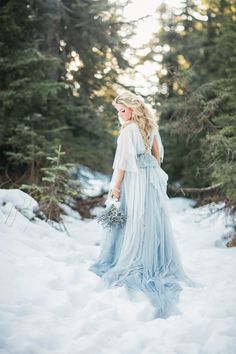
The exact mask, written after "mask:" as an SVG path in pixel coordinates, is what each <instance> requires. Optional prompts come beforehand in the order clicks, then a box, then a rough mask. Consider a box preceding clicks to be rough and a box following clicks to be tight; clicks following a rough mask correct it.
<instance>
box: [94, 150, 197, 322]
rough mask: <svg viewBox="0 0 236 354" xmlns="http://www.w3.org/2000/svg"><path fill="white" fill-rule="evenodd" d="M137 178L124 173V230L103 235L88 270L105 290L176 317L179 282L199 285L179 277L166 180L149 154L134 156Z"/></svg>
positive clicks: (182, 275) (114, 229)
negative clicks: (138, 295) (120, 289)
mask: <svg viewBox="0 0 236 354" xmlns="http://www.w3.org/2000/svg"><path fill="white" fill-rule="evenodd" d="M137 165H138V173H133V172H128V171H126V172H125V175H124V179H123V182H122V184H121V194H120V203H121V208H123V210H124V211H125V212H126V213H127V222H126V225H125V226H124V227H123V228H119V227H118V226H114V227H112V229H111V230H108V229H106V230H105V231H104V239H103V244H102V247H101V251H100V254H99V257H98V259H97V260H96V262H95V263H94V264H92V265H91V266H90V267H89V270H90V271H93V272H94V273H96V274H97V275H98V276H100V277H101V278H102V279H103V280H104V281H105V282H106V283H107V284H108V285H109V286H125V287H126V288H127V290H128V291H130V293H132V292H133V291H142V292H144V293H145V294H146V295H147V297H148V299H149V300H150V301H151V303H152V304H153V306H154V308H155V315H154V316H155V317H160V318H167V317H168V316H170V315H172V314H179V313H180V311H179V310H178V308H177V303H178V300H179V294H180V291H181V290H182V286H181V285H180V282H184V283H185V284H187V285H188V286H193V287H197V286H198V285H199V284H198V283H196V282H195V281H193V280H192V279H191V278H189V277H188V276H187V275H186V273H185V272H184V269H183V266H182V263H181V259H180V254H179V251H178V248H177V244H176V242H175V239H174V237H173V230H172V225H171V221H170V216H169V209H168V202H169V197H168V195H167V180H168V175H167V174H166V172H165V171H164V170H163V169H162V168H161V167H160V166H159V164H158V163H157V161H156V159H155V158H154V156H153V155H151V154H149V153H142V154H137Z"/></svg>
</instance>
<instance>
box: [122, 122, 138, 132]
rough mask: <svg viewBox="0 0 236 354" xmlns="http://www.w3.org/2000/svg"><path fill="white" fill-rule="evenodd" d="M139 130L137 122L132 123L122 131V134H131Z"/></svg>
mask: <svg viewBox="0 0 236 354" xmlns="http://www.w3.org/2000/svg"><path fill="white" fill-rule="evenodd" d="M137 129H139V128H138V124H137V123H136V122H130V123H128V124H126V125H125V126H124V127H123V128H122V129H121V133H123V132H127V133H128V132H130V131H133V130H137Z"/></svg>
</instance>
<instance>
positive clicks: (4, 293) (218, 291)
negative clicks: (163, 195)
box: [0, 189, 236, 354]
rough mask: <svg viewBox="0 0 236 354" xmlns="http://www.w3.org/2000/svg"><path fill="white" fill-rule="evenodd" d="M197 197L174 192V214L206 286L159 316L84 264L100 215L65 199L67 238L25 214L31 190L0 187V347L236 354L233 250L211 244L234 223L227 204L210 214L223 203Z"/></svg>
mask: <svg viewBox="0 0 236 354" xmlns="http://www.w3.org/2000/svg"><path fill="white" fill-rule="evenodd" d="M194 204H195V203H194V201H192V200H188V199H185V198H173V199H170V212H171V220H172V224H173V229H174V233H175V237H176V240H177V244H178V247H179V250H180V253H181V256H182V261H183V264H184V267H185V270H186V272H187V273H188V274H189V275H190V276H191V277H192V278H193V279H194V280H196V281H198V282H200V283H201V284H202V285H203V286H202V288H190V287H187V286H183V291H182V292H181V295H180V302H179V309H180V310H181V312H182V315H175V316H171V317H169V318H167V319H153V318H152V316H153V309H152V306H151V305H150V304H149V302H148V301H147V299H146V298H145V296H144V295H143V294H142V293H140V294H138V295H137V296H136V297H135V298H133V299H131V298H129V296H128V295H127V293H126V291H125V289H124V288H122V287H117V288H107V287H106V286H105V285H104V283H103V281H102V279H100V278H99V277H97V276H96V275H95V274H94V273H92V272H90V271H88V267H89V265H90V264H91V263H93V261H94V260H95V259H96V257H97V256H98V254H99V250H100V245H101V242H102V236H103V229H102V226H100V225H99V224H97V222H96V221H95V220H92V221H91V220H82V219H81V217H80V216H79V214H76V213H75V212H74V211H72V210H71V211H70V208H69V207H66V206H65V210H66V212H67V214H68V215H65V216H63V219H64V223H65V225H66V227H67V229H68V231H69V234H70V237H68V235H67V234H66V233H65V232H62V231H58V230H56V229H54V228H52V227H51V226H50V225H48V224H47V223H46V222H45V221H43V220H39V219H37V218H35V219H34V220H32V221H30V220H29V218H31V217H32V215H33V209H34V208H36V207H37V203H36V202H35V201H34V200H33V199H32V198H31V197H30V196H29V195H27V194H26V193H24V192H22V191H20V190H16V189H14V190H4V189H2V190H0V243H1V244H0V252H1V254H0V284H1V292H0V353H1V354H47V353H50V354H51V353H53V354H94V353H96V354H106V353H107V354H157V353H158V354H185V353H186V354H235V353H236V306H235V299H236V281H235V277H234V270H235V267H236V249H235V248H220V247H216V245H215V242H216V240H217V239H219V238H220V237H221V236H222V234H224V233H227V232H228V231H229V229H230V228H231V227H232V225H231V224H230V221H229V220H226V219H225V215H224V213H223V211H219V212H218V213H216V214H214V215H212V216H208V213H209V207H211V208H218V207H219V206H217V205H215V206H214V205H211V206H208V205H206V206H204V207H201V208H194ZM22 208H23V210H22ZM21 210H22V211H21Z"/></svg>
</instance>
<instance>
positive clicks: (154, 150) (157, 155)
mask: <svg viewBox="0 0 236 354" xmlns="http://www.w3.org/2000/svg"><path fill="white" fill-rule="evenodd" d="M152 154H153V156H154V157H155V158H156V159H157V162H158V164H159V166H160V165H161V158H160V152H159V149H158V144H157V139H155V137H154V139H153V144H152Z"/></svg>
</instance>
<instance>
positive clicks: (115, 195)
mask: <svg viewBox="0 0 236 354" xmlns="http://www.w3.org/2000/svg"><path fill="white" fill-rule="evenodd" d="M124 175H125V170H122V169H120V168H118V170H117V175H116V179H115V181H114V184H113V186H114V189H113V188H111V190H110V193H111V198H118V199H119V197H120V191H117V190H116V189H120V186H121V183H122V181H123V178H124Z"/></svg>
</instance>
